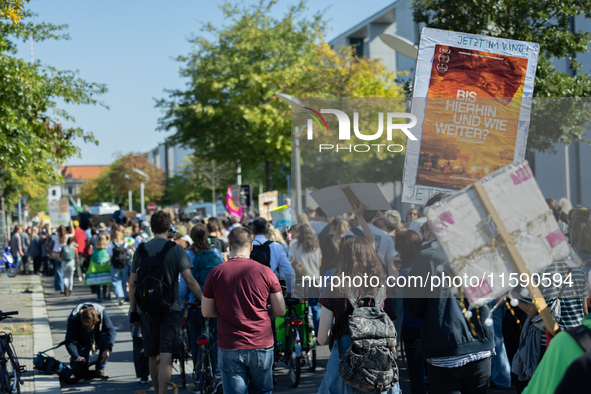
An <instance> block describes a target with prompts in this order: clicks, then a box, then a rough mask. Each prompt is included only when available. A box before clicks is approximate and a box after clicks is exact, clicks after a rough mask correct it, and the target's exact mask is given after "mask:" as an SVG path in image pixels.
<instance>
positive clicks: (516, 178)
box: [511, 165, 534, 186]
mask: <svg viewBox="0 0 591 394" xmlns="http://www.w3.org/2000/svg"><path fill="white" fill-rule="evenodd" d="M533 177H534V174H533V173H532V172H531V169H530V168H529V166H528V165H524V166H523V167H521V168H519V169H518V170H517V171H515V172H514V173H513V174H511V179H512V180H513V184H515V185H516V186H517V185H519V184H520V183H521V182H525V181H527V180H528V179H531V178H533Z"/></svg>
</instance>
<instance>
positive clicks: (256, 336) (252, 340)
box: [201, 227, 285, 394]
mask: <svg viewBox="0 0 591 394" xmlns="http://www.w3.org/2000/svg"><path fill="white" fill-rule="evenodd" d="M251 241H252V236H251V233H250V230H248V229H247V228H246V227H236V228H235V229H233V230H232V232H230V235H229V236H228V246H229V252H230V257H231V258H230V260H228V261H226V262H225V263H223V264H220V265H218V266H217V267H215V268H214V269H212V270H211V272H210V273H209V275H207V279H206V281H205V287H204V289H203V298H202V300H201V311H202V312H203V316H204V317H217V318H218V321H217V329H218V348H219V349H218V360H219V363H220V370H221V372H222V384H223V387H224V393H225V394H232V393H237V394H238V393H239V394H242V393H244V394H246V393H247V392H256V393H272V392H273V368H272V367H273V331H272V328H271V317H277V316H283V315H284V314H285V302H284V301H283V295H282V294H281V286H280V285H279V280H277V277H276V276H275V274H274V273H273V271H271V269H270V268H269V267H266V266H264V265H262V264H260V263H258V262H256V261H254V260H251V259H250V258H249V256H250V251H251V250H252V243H251ZM269 304H270V307H269ZM226 371H234V372H232V373H230V372H226Z"/></svg>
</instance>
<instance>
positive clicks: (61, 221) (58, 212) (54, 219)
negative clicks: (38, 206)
mask: <svg viewBox="0 0 591 394" xmlns="http://www.w3.org/2000/svg"><path fill="white" fill-rule="evenodd" d="M48 208H49V219H50V220H51V226H52V227H59V226H61V225H64V226H69V225H70V207H69V202H68V199H67V198H62V199H60V200H51V201H49V203H48Z"/></svg>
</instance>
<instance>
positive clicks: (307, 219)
mask: <svg viewBox="0 0 591 394" xmlns="http://www.w3.org/2000/svg"><path fill="white" fill-rule="evenodd" d="M298 224H307V225H308V226H310V227H312V223H310V217H308V215H306V214H305V213H303V212H302V213H300V214H299V215H298Z"/></svg>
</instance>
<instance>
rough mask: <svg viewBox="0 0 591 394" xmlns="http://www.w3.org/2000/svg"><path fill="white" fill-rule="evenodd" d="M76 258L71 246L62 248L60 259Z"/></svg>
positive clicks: (69, 259)
mask: <svg viewBox="0 0 591 394" xmlns="http://www.w3.org/2000/svg"><path fill="white" fill-rule="evenodd" d="M74 259H76V251H75V250H74V248H73V247H71V246H65V247H63V248H62V261H73V260H74Z"/></svg>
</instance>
